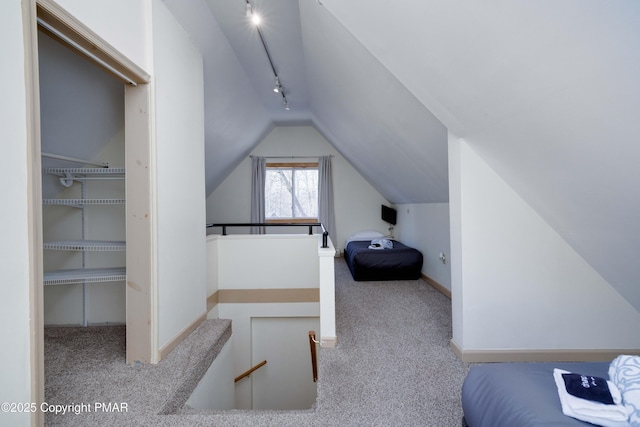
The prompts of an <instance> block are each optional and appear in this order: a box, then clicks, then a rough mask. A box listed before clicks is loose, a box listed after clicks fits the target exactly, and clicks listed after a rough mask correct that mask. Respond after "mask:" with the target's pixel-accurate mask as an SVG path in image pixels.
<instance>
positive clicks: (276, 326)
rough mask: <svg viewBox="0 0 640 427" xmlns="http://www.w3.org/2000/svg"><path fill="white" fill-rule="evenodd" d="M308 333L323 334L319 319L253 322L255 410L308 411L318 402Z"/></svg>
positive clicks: (267, 319)
mask: <svg viewBox="0 0 640 427" xmlns="http://www.w3.org/2000/svg"><path fill="white" fill-rule="evenodd" d="M309 331H316V333H317V334H318V335H319V333H320V320H319V318H318V317H254V318H252V319H251V337H252V338H251V342H252V350H251V353H252V361H253V364H252V365H257V364H258V363H260V362H262V361H263V360H266V361H267V364H266V365H264V366H263V367H261V368H260V369H258V370H257V371H255V372H254V373H253V374H251V380H252V382H253V387H252V391H253V393H252V399H253V409H280V410H292V409H309V408H311V406H312V405H313V404H314V403H315V401H316V393H317V391H316V383H315V382H314V381H313V371H312V366H311V350H310V347H309Z"/></svg>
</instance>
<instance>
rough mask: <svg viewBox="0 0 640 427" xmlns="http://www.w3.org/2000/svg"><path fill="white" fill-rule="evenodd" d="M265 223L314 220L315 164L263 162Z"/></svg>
mask: <svg viewBox="0 0 640 427" xmlns="http://www.w3.org/2000/svg"><path fill="white" fill-rule="evenodd" d="M264 210H265V220H266V221H267V222H277V221H287V222H295V221H296V220H299V221H313V222H316V221H318V163H267V169H266V176H265V189H264Z"/></svg>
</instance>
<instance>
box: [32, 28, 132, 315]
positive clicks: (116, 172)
mask: <svg viewBox="0 0 640 427" xmlns="http://www.w3.org/2000/svg"><path fill="white" fill-rule="evenodd" d="M38 44H39V62H40V64H39V65H40V98H41V106H40V109H41V127H42V136H41V140H42V152H43V157H42V166H43V171H42V177H43V187H42V188H43V241H44V245H43V250H44V271H45V274H44V285H45V288H44V322H45V325H83V326H88V325H93V324H124V323H125V322H126V298H125V283H126V265H125V264H126V252H125V251H126V243H125V240H126V227H125V209H126V201H125V184H126V181H125V178H126V174H125V170H124V164H125V158H124V153H125V151H124V148H125V146H124V87H123V84H122V82H121V81H119V80H117V79H115V78H114V77H113V76H111V75H110V74H108V73H106V72H105V71H103V70H102V69H101V68H99V67H98V66H96V65H95V64H93V63H91V62H90V61H88V60H87V59H85V58H84V57H82V56H81V55H78V54H77V53H75V52H74V51H72V50H71V49H70V48H68V47H67V46H65V45H63V44H61V43H59V42H58V41H56V40H54V39H53V38H51V37H49V36H48V35H47V34H45V33H44V32H42V31H39V36H38ZM105 166H107V167H105Z"/></svg>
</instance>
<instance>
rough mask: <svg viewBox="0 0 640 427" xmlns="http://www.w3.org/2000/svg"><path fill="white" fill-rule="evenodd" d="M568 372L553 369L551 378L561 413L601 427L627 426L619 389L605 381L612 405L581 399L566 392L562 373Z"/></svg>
mask: <svg viewBox="0 0 640 427" xmlns="http://www.w3.org/2000/svg"><path fill="white" fill-rule="evenodd" d="M569 373H570V372H567V371H564V370H562V369H557V368H556V369H554V370H553V378H554V379H555V382H556V387H557V388H558V396H559V397H560V403H561V404H562V413H563V414H565V415H567V416H569V417H572V418H576V419H578V420H581V421H586V422H588V423H592V424H596V425H599V426H603V427H629V422H628V418H629V411H628V410H627V408H625V407H624V405H622V403H620V402H621V396H620V391H619V390H618V388H617V387H616V386H615V384H613V383H612V382H611V381H607V384H608V385H609V391H610V392H611V397H613V401H614V402H618V403H614V404H613V405H607V404H604V403H600V402H593V401H591V400H586V399H581V398H579V397H576V396H572V395H571V394H569V393H568V392H567V389H566V387H565V383H564V379H563V378H562V374H569Z"/></svg>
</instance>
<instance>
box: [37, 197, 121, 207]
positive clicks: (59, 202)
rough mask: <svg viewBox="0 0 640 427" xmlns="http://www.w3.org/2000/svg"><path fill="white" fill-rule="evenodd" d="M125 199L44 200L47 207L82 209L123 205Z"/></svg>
mask: <svg viewBox="0 0 640 427" xmlns="http://www.w3.org/2000/svg"><path fill="white" fill-rule="evenodd" d="M125 202H126V201H125V199H44V200H43V201H42V203H43V204H45V205H63V206H74V207H82V206H84V205H123V204H125Z"/></svg>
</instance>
